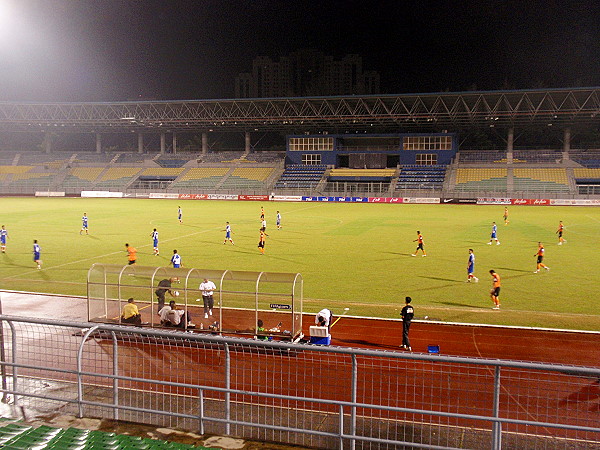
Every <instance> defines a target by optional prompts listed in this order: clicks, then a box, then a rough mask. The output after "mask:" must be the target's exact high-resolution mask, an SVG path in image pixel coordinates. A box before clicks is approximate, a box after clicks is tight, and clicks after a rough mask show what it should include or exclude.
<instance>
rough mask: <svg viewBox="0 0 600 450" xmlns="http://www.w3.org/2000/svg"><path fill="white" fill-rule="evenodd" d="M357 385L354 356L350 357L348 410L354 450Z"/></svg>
mask: <svg viewBox="0 0 600 450" xmlns="http://www.w3.org/2000/svg"><path fill="white" fill-rule="evenodd" d="M357 384H358V363H357V361H356V354H353V355H352V394H351V400H352V408H351V409H350V433H351V434H352V438H351V439H350V448H351V449H352V450H354V448H355V447H356V439H355V437H356V397H357V395H356V392H357Z"/></svg>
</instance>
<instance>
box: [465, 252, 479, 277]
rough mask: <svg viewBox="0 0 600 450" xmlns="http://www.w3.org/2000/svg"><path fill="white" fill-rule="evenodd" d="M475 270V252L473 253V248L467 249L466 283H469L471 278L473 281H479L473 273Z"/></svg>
mask: <svg viewBox="0 0 600 450" xmlns="http://www.w3.org/2000/svg"><path fill="white" fill-rule="evenodd" d="M474 272H475V253H473V249H472V248H470V249H469V261H468V262H467V283H470V282H471V280H473V281H474V282H475V283H477V282H478V281H479V278H477V277H476V276H475V275H474Z"/></svg>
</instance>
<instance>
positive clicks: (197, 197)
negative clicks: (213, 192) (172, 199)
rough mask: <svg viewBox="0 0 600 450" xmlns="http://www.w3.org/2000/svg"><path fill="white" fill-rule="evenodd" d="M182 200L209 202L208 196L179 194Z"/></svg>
mask: <svg viewBox="0 0 600 450" xmlns="http://www.w3.org/2000/svg"><path fill="white" fill-rule="evenodd" d="M179 199H180V200H208V195H206V194H179Z"/></svg>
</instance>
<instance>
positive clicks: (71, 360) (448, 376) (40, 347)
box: [0, 315, 600, 449]
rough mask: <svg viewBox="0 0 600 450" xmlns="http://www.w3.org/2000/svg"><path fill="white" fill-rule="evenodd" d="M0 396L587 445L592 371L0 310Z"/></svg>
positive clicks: (457, 440) (324, 444)
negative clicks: (25, 315) (68, 319)
mask: <svg viewBox="0 0 600 450" xmlns="http://www.w3.org/2000/svg"><path fill="white" fill-rule="evenodd" d="M0 321H2V324H3V326H2V327H0V330H2V333H1V334H0V344H1V345H2V350H3V351H2V353H1V356H2V361H1V369H2V382H3V383H2V392H3V399H4V401H5V402H12V403H14V404H15V405H17V406H20V407H23V408H32V409H35V410H36V411H38V412H45V411H52V412H61V413H63V414H77V415H78V416H80V417H83V416H87V417H100V418H114V419H120V420H128V421H133V422H138V423H146V424H152V425H158V426H168V427H178V428H182V429H187V430H194V431H198V432H199V433H201V434H205V433H210V434H226V435H234V436H241V437H244V438H248V439H255V440H268V441H276V442H284V443H289V444H297V445H304V446H311V447H316V448H398V446H405V447H415V448H493V449H500V448H503V447H506V448H538V447H539V448H555V447H561V448H586V447H594V448H597V446H598V444H599V443H600V424H599V422H598V410H599V408H600V404H599V403H598V402H599V396H598V391H599V390H600V386H599V384H600V368H586V367H574V366H557V365H549V364H539V363H526V362H510V361H502V360H487V359H475V358H462V357H451V356H443V355H439V354H419V353H397V352H390V351H375V350H359V349H352V348H340V347H322V346H314V345H302V344H287V343H279V342H265V341H261V340H252V339H239V338H224V337H220V336H214V335H210V334H199V333H194V334H191V333H181V332H171V331H159V330H146V329H140V328H128V327H121V326H116V325H97V324H90V323H78V322H64V321H55V320H43V319H28V318H20V317H12V316H5V315H3V316H0Z"/></svg>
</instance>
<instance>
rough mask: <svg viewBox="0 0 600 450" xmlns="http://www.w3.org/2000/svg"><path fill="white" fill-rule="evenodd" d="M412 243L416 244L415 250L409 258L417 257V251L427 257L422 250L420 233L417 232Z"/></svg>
mask: <svg viewBox="0 0 600 450" xmlns="http://www.w3.org/2000/svg"><path fill="white" fill-rule="evenodd" d="M413 242H416V243H417V249H416V250H415V252H414V253H413V254H412V255H411V256H417V253H419V250H421V251H422V252H423V256H427V253H425V249H424V248H423V235H422V234H421V232H420V231H417V238H416V239H415V240H414V241H413Z"/></svg>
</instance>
